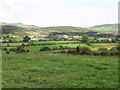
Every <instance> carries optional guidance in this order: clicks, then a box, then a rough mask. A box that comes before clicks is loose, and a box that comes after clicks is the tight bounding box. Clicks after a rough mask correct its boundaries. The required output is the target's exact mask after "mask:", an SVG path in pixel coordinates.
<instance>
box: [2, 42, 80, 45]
mask: <svg viewBox="0 0 120 90" xmlns="http://www.w3.org/2000/svg"><path fill="white" fill-rule="evenodd" d="M31 43H33V44H61V43H80V41H38V42H31ZM8 44H9V45H10V46H19V45H22V44H23V43H22V42H21V43H2V46H7V45H8ZM24 44H25V45H29V43H24Z"/></svg>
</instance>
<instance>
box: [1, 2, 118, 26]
mask: <svg viewBox="0 0 120 90" xmlns="http://www.w3.org/2000/svg"><path fill="white" fill-rule="evenodd" d="M118 1H119V0H0V22H9V23H14V22H20V23H24V24H29V25H37V26H41V27H46V26H79V27H89V26H94V25H99V24H107V23H108V24H110V23H117V21H118Z"/></svg>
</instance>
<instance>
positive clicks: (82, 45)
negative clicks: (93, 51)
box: [24, 44, 89, 52]
mask: <svg viewBox="0 0 120 90" xmlns="http://www.w3.org/2000/svg"><path fill="white" fill-rule="evenodd" d="M61 45H62V46H67V47H70V48H76V47H77V46H81V47H89V46H88V45H86V44H61ZM61 45H59V44H58V45H40V46H27V47H24V48H25V49H26V50H30V51H32V52H37V51H39V50H40V49H41V47H45V46H46V47H50V48H55V47H57V48H59V47H60V46H61Z"/></svg>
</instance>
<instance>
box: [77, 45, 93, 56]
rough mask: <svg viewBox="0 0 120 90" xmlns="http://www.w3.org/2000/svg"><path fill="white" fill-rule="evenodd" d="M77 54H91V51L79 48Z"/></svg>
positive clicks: (86, 48)
mask: <svg viewBox="0 0 120 90" xmlns="http://www.w3.org/2000/svg"><path fill="white" fill-rule="evenodd" d="M79 53H80V54H87V55H88V54H91V49H90V48H88V47H80V48H79Z"/></svg>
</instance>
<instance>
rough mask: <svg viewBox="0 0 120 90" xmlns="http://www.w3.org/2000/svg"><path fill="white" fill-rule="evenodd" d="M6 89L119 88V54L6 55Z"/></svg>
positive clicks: (4, 77)
mask: <svg viewBox="0 0 120 90" xmlns="http://www.w3.org/2000/svg"><path fill="white" fill-rule="evenodd" d="M2 68H3V82H2V84H3V88H116V87H118V57H117V56H109V57H108V56H80V55H66V54H53V51H47V52H46V51H44V52H37V53H34V52H29V53H19V54H3V67H2Z"/></svg>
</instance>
